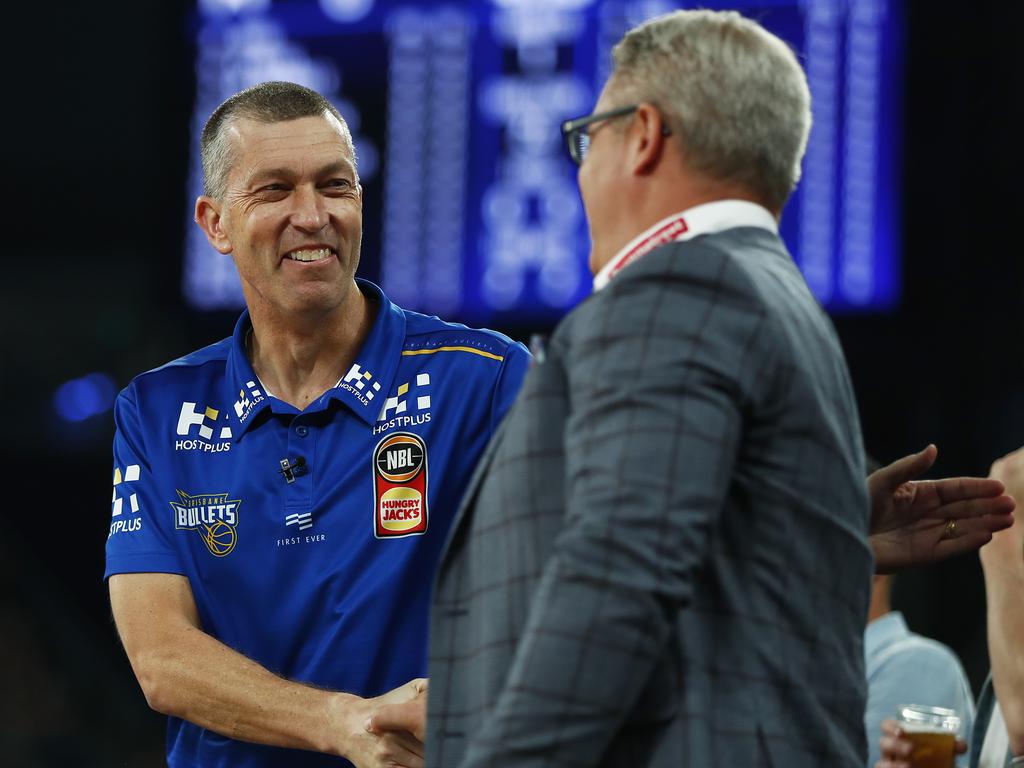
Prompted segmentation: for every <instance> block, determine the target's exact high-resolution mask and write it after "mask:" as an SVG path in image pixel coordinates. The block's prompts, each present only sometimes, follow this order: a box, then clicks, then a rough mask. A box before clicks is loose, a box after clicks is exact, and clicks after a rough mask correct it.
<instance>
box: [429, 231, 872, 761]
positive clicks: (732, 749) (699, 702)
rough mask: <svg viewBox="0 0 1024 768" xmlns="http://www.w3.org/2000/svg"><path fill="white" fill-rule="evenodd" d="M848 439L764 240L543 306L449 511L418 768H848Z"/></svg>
mask: <svg viewBox="0 0 1024 768" xmlns="http://www.w3.org/2000/svg"><path fill="white" fill-rule="evenodd" d="M862 457H863V450H862V447H861V437H860V427H859V423H858V417H857V410H856V405H855V403H854V396H853V392H852V389H851V385H850V381H849V376H848V372H847V369H846V365H845V363H844V360H843V355H842V352H841V350H840V346H839V343H838V340H837V338H836V335H835V332H834V330H833V328H832V326H831V324H830V323H829V321H828V319H827V318H826V316H825V315H824V313H823V312H822V311H821V309H820V308H819V306H818V305H817V303H816V302H815V300H814V299H813V297H812V296H811V294H810V292H809V291H808V289H807V286H806V284H805V283H804V281H803V278H802V277H801V275H800V274H799V272H798V270H797V269H796V267H795V265H794V264H793V261H792V260H791V258H790V257H789V255H788V254H787V253H786V250H785V248H784V246H783V245H782V242H781V241H780V240H779V239H778V238H777V237H776V236H775V235H773V234H771V233H770V232H767V231H766V230H761V229H757V228H750V227H745V228H736V229H731V230H727V231H725V232H721V233H717V234H713V235H705V236H702V237H698V238H694V239H692V240H690V241H686V242H681V243H674V244H670V245H668V246H664V247H662V248H659V249H657V250H655V251H653V252H652V253H650V254H648V255H647V256H645V257H644V258H643V259H641V260H639V261H637V262H635V263H634V264H632V265H630V266H629V267H627V268H626V269H624V270H623V271H622V272H620V273H619V275H618V276H616V278H615V279H614V280H613V281H612V282H611V283H610V284H609V285H608V286H607V287H606V288H605V289H604V290H602V291H600V292H599V293H597V294H595V295H594V296H592V297H590V298H589V299H587V300H586V301H585V302H583V303H582V304H581V305H580V306H579V307H577V308H576V309H575V310H574V311H573V312H572V313H571V314H570V315H569V316H567V317H566V318H565V319H564V320H563V322H562V323H561V324H560V325H559V327H558V328H557V330H556V331H555V333H554V335H553V336H552V339H551V341H550V344H549V347H548V350H547V353H546V359H545V360H544V361H543V362H540V363H538V364H537V365H535V366H534V367H533V368H532V369H531V371H530V373H529V374H528V375H527V378H526V381H525V383H524V387H523V391H522V392H521V393H520V396H519V398H518V400H517V401H516V403H515V405H514V406H513V407H512V409H511V411H510V413H509V415H508V416H507V418H506V420H505V422H504V424H503V426H502V427H501V429H500V430H499V433H498V434H497V435H496V436H495V438H494V440H493V442H492V444H491V446H490V447H489V449H488V451H487V452H486V453H485V455H484V457H483V458H482V459H481V464H480V466H479V467H478V469H477V472H476V476H475V477H474V479H473V480H472V482H471V485H470V487H469V489H468V490H467V494H466V497H465V499H464V501H463V504H462V507H461V509H460V511H459V513H458V517H457V518H456V521H455V523H454V525H453V530H452V532H451V534H450V538H449V541H448V545H447V549H446V552H445V554H444V555H443V558H442V562H441V565H440V568H439V572H438V575H437V580H436V584H435V590H434V597H433V605H432V611H431V627H430V631H431V637H430V651H429V658H430V678H431V682H430V686H431V687H430V696H429V707H428V717H427V719H428V722H427V756H426V757H427V766H428V768H456V767H458V768H470V767H472V768H502V767H503V766H516V767H517V768H526V767H529V768H534V767H536V768H541V767H542V766H544V767H551V768H553V767H555V766H587V767H588V768H591V767H593V766H621V767H622V768H640V767H641V766H657V767H659V768H660V767H662V766H665V767H666V768H667V767H668V766H672V767H673V768H678V767H679V766H721V767H722V768H727V767H728V768H733V767H734V766H776V767H781V766H784V767H785V768H801V767H802V766H808V768H809V767H810V766H814V767H815V768H822V767H823V766H828V768H836V767H837V766H840V767H845V766H849V768H855V767H856V768H861V766H863V765H864V762H865V760H866V756H867V753H866V742H865V735H864V725H863V720H862V717H863V713H864V703H865V680H864V662H863V650H862V645H861V642H862V637H863V633H864V624H865V619H866V615H867V607H868V596H869V595H868V593H869V587H870V579H871V574H872V570H873V562H872V555H871V550H870V548H869V544H868V540H867V526H868V514H869V512H868V499H867V491H866V488H865V483H864V464H863V458H862Z"/></svg>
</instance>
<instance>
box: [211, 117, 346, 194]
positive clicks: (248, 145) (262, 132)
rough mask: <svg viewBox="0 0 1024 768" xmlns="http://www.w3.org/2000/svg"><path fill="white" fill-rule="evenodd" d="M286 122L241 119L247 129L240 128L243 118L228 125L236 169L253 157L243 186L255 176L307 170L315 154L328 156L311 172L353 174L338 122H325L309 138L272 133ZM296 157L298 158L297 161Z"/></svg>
mask: <svg viewBox="0 0 1024 768" xmlns="http://www.w3.org/2000/svg"><path fill="white" fill-rule="evenodd" d="M302 119H303V120H305V119H307V118H302ZM289 122H292V121H285V122H281V123H270V124H266V123H258V122H256V121H253V120H244V123H245V124H247V125H246V127H247V128H248V127H250V126H251V129H250V130H247V131H242V130H241V128H242V125H240V124H239V123H243V121H239V123H236V124H233V125H231V126H229V127H228V131H229V132H230V138H231V143H232V144H233V145H234V146H233V149H234V150H235V162H234V165H235V166H236V169H238V165H239V164H240V162H245V160H246V159H248V158H254V159H255V161H254V162H253V163H252V164H251V165H250V166H249V168H248V169H247V170H246V171H245V173H244V176H243V178H242V183H243V184H244V185H246V186H248V185H249V184H251V183H252V182H253V180H254V179H256V178H259V177H262V176H269V175H273V174H274V173H279V174H280V175H283V176H288V177H291V176H299V175H302V174H304V173H306V172H307V171H306V170H305V168H306V167H307V166H308V165H309V164H310V163H311V162H316V161H317V159H316V158H314V157H312V156H314V155H317V154H319V155H321V157H324V156H327V157H329V159H327V160H324V161H323V164H322V165H320V167H319V168H317V169H316V170H315V171H314V172H313V173H314V175H317V176H318V175H322V174H325V173H330V172H331V171H333V170H347V171H349V172H350V173H351V174H352V175H353V176H354V175H355V173H356V171H355V162H354V160H353V158H352V157H351V156H350V153H349V151H348V145H347V144H346V143H345V140H344V138H343V136H342V135H341V132H340V128H339V127H337V125H336V123H337V121H335V123H334V124H332V123H330V122H327V124H326V125H324V126H323V127H322V128H321V129H320V130H318V131H316V133H317V134H319V135H316V136H315V137H314V138H312V139H311V138H310V137H309V136H302V135H296V134H295V133H293V132H291V131H281V132H277V133H274V131H275V129H278V128H279V127H280V126H284V125H287V124H288V123H289ZM268 133H269V134H270V135H268ZM253 134H255V135H253ZM296 158H298V159H297V161H296Z"/></svg>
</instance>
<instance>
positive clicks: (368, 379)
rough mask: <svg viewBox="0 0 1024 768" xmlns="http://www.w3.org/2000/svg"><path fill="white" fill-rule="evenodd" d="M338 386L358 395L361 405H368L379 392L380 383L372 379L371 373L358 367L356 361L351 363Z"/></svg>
mask: <svg viewBox="0 0 1024 768" xmlns="http://www.w3.org/2000/svg"><path fill="white" fill-rule="evenodd" d="M338 386H339V387H341V388H342V389H345V390H348V391H349V392H351V393H352V394H353V395H355V396H356V397H358V398H359V402H361V403H362V404H363V405H369V404H370V401H371V400H373V398H374V396H375V395H376V394H377V393H378V392H380V384H379V383H378V382H376V381H374V380H373V374H372V373H370V372H369V371H365V370H363V369H362V368H360V367H359V364H358V363H353V364H352V367H351V368H349V369H348V373H346V374H345V378H343V379H342V380H341V381H339V382H338Z"/></svg>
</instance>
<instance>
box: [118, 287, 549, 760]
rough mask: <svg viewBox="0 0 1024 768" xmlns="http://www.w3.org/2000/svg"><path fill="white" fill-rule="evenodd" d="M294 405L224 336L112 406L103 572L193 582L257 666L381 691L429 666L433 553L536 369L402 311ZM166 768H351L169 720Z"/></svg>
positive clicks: (207, 612) (479, 334)
mask: <svg viewBox="0 0 1024 768" xmlns="http://www.w3.org/2000/svg"><path fill="white" fill-rule="evenodd" d="M360 287H361V289H362V290H363V292H364V294H365V295H366V296H367V297H368V298H369V299H370V300H371V301H372V302H373V303H374V304H375V305H376V309H377V315H376V320H375V322H374V325H373V328H372V330H371V332H370V334H369V337H368V338H367V339H366V341H365V343H364V344H363V347H362V349H361V350H360V351H359V354H358V355H357V356H356V362H355V363H354V364H353V365H352V366H351V368H350V369H349V370H348V372H347V373H346V374H345V375H344V376H343V377H342V378H341V380H340V381H339V382H338V384H337V385H336V386H335V387H334V388H333V389H331V390H329V391H327V392H326V393H324V395H323V396H322V397H320V398H319V399H318V400H315V401H314V402H312V403H311V404H310V405H309V406H308V407H307V408H306V409H305V410H303V411H299V410H297V409H296V408H294V407H292V406H291V405H288V404H287V403H284V402H282V401H280V400H278V399H276V398H274V397H273V396H272V395H271V394H269V393H267V392H266V391H265V388H264V387H263V385H262V384H261V383H260V381H259V379H258V378H257V377H256V375H255V373H254V372H253V369H252V365H251V364H250V362H249V360H248V358H247V356H246V354H245V351H244V340H245V335H246V333H247V332H248V329H249V328H250V327H251V323H250V321H249V317H248V313H243V314H242V316H241V318H240V319H239V321H238V323H237V325H236V326H235V331H234V335H233V336H232V337H231V338H229V339H225V340H223V341H221V342H218V343H216V344H213V345H212V346H209V347H206V348H205V349H201V350H199V351H197V352H194V353H192V354H190V355H187V356H185V357H183V358H181V359H179V360H176V361H174V362H172V363H169V364H168V365H165V366H163V367H162V368H158V369H156V370H153V371H149V372H148V373H144V374H142V375H140V376H138V377H136V378H135V379H134V380H133V381H132V382H131V384H129V385H128V387H127V388H125V390H124V391H123V392H121V394H120V396H119V397H118V399H117V404H116V407H115V412H114V416H115V421H116V426H117V432H116V434H115V437H114V489H113V499H112V510H111V512H112V519H111V523H110V533H109V536H108V538H107V547H106V552H107V561H106V574H105V575H106V576H107V577H109V576H111V575H113V574H117V573H140V572H159V573H175V574H181V575H184V576H187V577H188V579H189V583H190V585H191V588H192V593H193V595H194V597H195V602H196V606H197V608H198V610H199V616H200V618H201V620H202V627H203V629H204V630H205V631H206V632H208V633H209V634H211V635H213V636H214V637H216V638H218V639H220V640H221V641H222V642H224V643H225V644H227V645H229V646H231V647H232V648H234V649H236V650H237V651H239V652H240V653H242V654H244V655H245V656H247V657H249V658H251V659H253V660H255V661H257V662H258V663H260V664H261V665H263V666H264V667H266V668H267V669H269V670H271V671H272V672H275V673H277V674H279V675H282V676H284V677H286V678H289V679H291V680H296V681H300V682H308V683H311V684H314V685H317V686H319V687H325V688H329V689H333V690H341V691H349V692H353V693H357V694H359V695H361V696H376V695H378V694H381V693H384V692H385V691H388V690H390V689H392V688H394V687H396V686H398V685H401V684H402V683H405V682H406V681H408V680H410V679H412V678H415V677H421V676H424V675H426V672H427V663H426V649H427V627H428V622H427V616H428V610H429V592H430V587H431V583H432V579H433V576H434V570H435V565H436V563H437V562H438V560H439V557H440V552H441V548H442V546H443V544H444V541H445V537H446V535H447V533H448V529H449V526H450V524H451V522H452V518H453V517H454V515H455V512H456V510H457V508H458V504H459V500H460V497H461V494H462V491H463V489H464V488H465V487H466V486H467V484H468V482H469V478H470V474H471V473H472V471H473V468H474V465H475V464H476V462H477V459H478V458H479V457H480V455H481V453H482V451H483V449H484V447H485V446H486V444H487V441H488V440H489V439H490V437H491V435H492V434H493V432H494V430H495V428H496V427H497V425H498V423H499V422H500V421H501V419H502V417H503V416H504V414H505V412H506V411H507V410H508V408H509V406H510V405H511V403H512V401H513V399H514V398H515V395H516V393H517V391H518V390H519V386H520V383H521V382H522V379H523V376H524V375H525V372H526V369H527V367H528V361H529V355H528V353H527V351H526V348H525V347H523V345H522V344H518V343H514V342H512V341H511V340H510V339H509V338H507V337H506V336H503V335H501V334H499V333H494V332H492V331H486V330H474V329H470V328H466V327H465V326H462V325H457V324H453V323H445V322H442V321H441V320H439V319H437V318H436V317H427V316H424V315H420V314H417V313H414V312H406V311H404V310H402V309H401V308H399V307H396V306H395V305H394V304H392V303H391V302H390V301H388V299H387V297H385V296H384V294H383V292H382V291H381V290H380V289H379V288H377V286H375V285H373V284H371V283H367V282H365V281H360ZM167 757H168V763H169V765H170V766H172V768H173V767H175V766H190V767H191V766H203V767H204V768H207V767H208V766H233V767H236V768H237V767H242V766H244V767H249V766H253V767H255V766H320V765H344V764H346V763H345V761H343V760H339V759H338V758H331V757H328V756H326V755H317V754H313V753H309V752H300V751H291V750H283V749H277V748H272V747H265V746H260V745H255V744H249V743H244V742H239V741H233V740H231V739H228V738H225V737H222V736H220V735H219V734H216V733H213V732H212V731H208V730H205V729H203V728H200V727H198V726H196V725H193V724H192V723H189V722H186V721H183V720H180V719H177V718H170V719H169V723H168V734H167Z"/></svg>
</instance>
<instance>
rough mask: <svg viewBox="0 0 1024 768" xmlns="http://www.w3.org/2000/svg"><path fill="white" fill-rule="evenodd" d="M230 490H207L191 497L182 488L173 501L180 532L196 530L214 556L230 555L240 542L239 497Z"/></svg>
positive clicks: (172, 504)
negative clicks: (234, 496)
mask: <svg viewBox="0 0 1024 768" xmlns="http://www.w3.org/2000/svg"><path fill="white" fill-rule="evenodd" d="M229 495H230V494H227V493H203V494H198V495H195V496H191V495H189V494H187V493H185V492H184V491H178V501H172V502H170V504H171V509H173V510H174V527H175V528H176V529H177V530H179V531H195V532H196V533H198V534H199V536H200V538H201V539H202V540H203V543H204V544H205V545H206V548H207V549H208V550H209V551H210V554H211V555H213V556H214V557H225V556H227V555H230V554H231V553H232V552H233V551H234V549H235V544H236V543H237V542H238V508H239V507H240V506H241V504H242V502H241V501H240V500H239V499H229V498H228V496H229Z"/></svg>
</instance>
